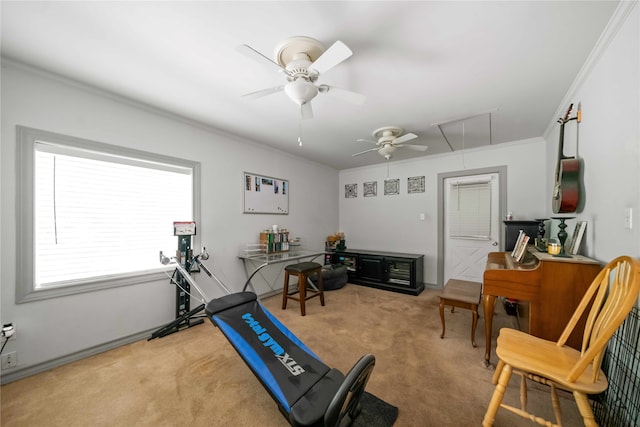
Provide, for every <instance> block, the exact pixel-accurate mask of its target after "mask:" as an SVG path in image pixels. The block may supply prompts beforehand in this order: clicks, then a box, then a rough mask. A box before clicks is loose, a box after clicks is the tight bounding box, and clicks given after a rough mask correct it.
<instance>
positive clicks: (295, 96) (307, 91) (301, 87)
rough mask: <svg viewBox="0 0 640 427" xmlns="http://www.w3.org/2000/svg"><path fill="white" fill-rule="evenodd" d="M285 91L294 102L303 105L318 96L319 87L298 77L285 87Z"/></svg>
mask: <svg viewBox="0 0 640 427" xmlns="http://www.w3.org/2000/svg"><path fill="white" fill-rule="evenodd" d="M284 92H285V93H286V94H287V96H288V97H289V98H291V100H292V101H293V102H295V103H296V104H298V105H302V104H306V103H307V102H309V101H311V100H312V99H313V98H315V97H316V95H317V94H318V88H317V87H316V86H315V85H314V84H313V83H311V82H308V81H306V80H305V79H296V80H294V81H292V82H289V83H288V84H287V85H286V86H285V87H284Z"/></svg>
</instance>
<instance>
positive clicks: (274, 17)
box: [1, 0, 618, 169]
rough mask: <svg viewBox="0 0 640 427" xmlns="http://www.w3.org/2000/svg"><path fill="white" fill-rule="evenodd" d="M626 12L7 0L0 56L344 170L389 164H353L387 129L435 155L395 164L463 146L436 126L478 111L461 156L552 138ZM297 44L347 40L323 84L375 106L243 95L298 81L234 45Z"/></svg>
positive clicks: (515, 5) (268, 47) (574, 5)
mask: <svg viewBox="0 0 640 427" xmlns="http://www.w3.org/2000/svg"><path fill="white" fill-rule="evenodd" d="M617 3H618V2H617V1H498V2H488V1H472V2H458V1H411V2H394V1H372V2H365V1H336V2H324V1H321V2H303V1H299V2H271V1H258V2H245V1H224V2H223V1H200V2H180V1H173V2H155V1H141V2H108V1H107V2H94V1H85V2H80V1H78V2H67V1H64V2H63V1H60V2H52V1H49V2H17V1H16V2H12V1H6V0H5V1H2V5H1V7H2V10H1V14H2V45H1V47H2V54H3V55H4V56H6V57H8V58H12V59H15V60H18V61H22V62H25V63H28V64H32V65H35V66H37V67H41V68H44V69H47V70H50V71H52V72H54V73H59V74H62V75H64V76H68V77H70V78H72V79H76V80H78V81H81V82H84V83H88V84H91V85H94V86H96V87H99V88H102V89H105V90H108V91H111V92H114V93H116V94H120V95H122V96H125V97H127V98H131V99H134V100H137V101H140V102H142V103H145V104H148V105H152V106H155V107H157V108H160V109H163V110H166V111H169V112H172V113H175V114H178V115H180V116H184V117H187V118H189V119H192V120H195V121H198V122H201V123H205V124H207V125H210V126H213V127H215V128H217V129H220V130H223V131H225V132H228V133H232V134H236V135H239V136H242V137H244V138H248V139H250V140H253V141H257V142H260V143H264V144H268V145H270V146H273V147H276V148H278V149H280V150H284V151H288V152H291V153H294V154H296V155H299V156H302V157H306V158H309V159H312V160H315V161H317V162H320V163H323V164H326V165H329V166H331V167H334V168H336V169H345V168H351V167H358V166H364V165H370V164H375V163H382V162H384V161H385V160H384V158H383V157H381V156H380V155H379V154H378V153H376V152H375V151H374V152H370V153H367V154H364V155H361V156H358V157H352V154H353V153H356V152H360V151H363V150H366V149H368V148H371V147H372V146H371V145H370V144H368V143H366V142H358V141H356V140H357V139H359V138H364V139H373V137H372V136H371V133H372V132H373V130H375V129H377V128H380V127H382V126H388V125H393V126H400V127H402V128H404V129H405V130H406V131H407V132H412V133H415V134H417V135H418V136H419V138H418V139H415V140H413V141H411V144H422V145H428V146H429V149H428V150H427V151H425V152H418V151H409V150H406V149H405V150H398V151H396V152H395V153H394V155H393V158H392V159H391V160H392V161H393V160H397V159H406V158H410V157H417V156H423V155H433V154H438V153H445V152H449V151H450V150H451V148H450V146H449V144H447V141H446V140H445V137H444V136H443V133H442V132H441V131H440V128H439V127H438V126H437V125H436V124H438V123H445V122H449V121H451V120H454V119H461V118H465V117H470V116H476V117H475V118H474V119H473V120H470V121H467V122H466V124H465V131H464V141H463V138H462V136H461V133H462V132H461V131H462V126H460V125H459V124H457V125H453V126H452V125H450V126H448V127H447V130H446V137H447V139H449V143H450V144H451V145H453V146H454V147H455V146H456V144H457V145H458V146H459V147H460V148H461V146H462V143H463V142H464V146H465V147H466V148H469V147H475V146H478V145H485V144H488V143H489V142H491V143H493V144H498V143H503V142H509V141H516V140H521V139H527V138H534V137H540V136H543V134H544V132H545V130H546V128H547V126H548V125H549V124H550V123H551V122H552V121H553V119H554V115H555V114H557V113H556V110H558V106H559V104H560V102H562V100H563V98H564V96H565V95H566V93H567V90H568V89H569V87H570V86H571V84H572V83H573V81H574V79H575V77H576V75H577V74H578V72H579V70H580V68H581V67H582V65H583V64H584V62H585V60H586V59H587V57H588V55H589V53H590V52H591V50H592V48H593V46H594V45H595V43H596V41H597V40H598V37H599V36H600V34H601V33H602V31H603V30H604V28H605V26H606V24H607V22H608V21H609V19H610V17H611V16H612V14H613V12H614V10H615V8H616V6H617ZM292 36H307V37H313V38H315V39H317V40H319V41H321V42H322V43H323V44H324V45H325V47H327V48H328V47H329V46H331V45H332V44H333V43H334V42H335V41H336V40H341V41H342V42H344V43H345V44H346V45H347V46H349V47H350V48H351V50H352V51H353V56H351V57H350V58H348V59H347V60H346V61H344V62H342V63H341V64H339V65H338V66H336V67H335V68H333V69H331V70H329V71H328V72H326V73H324V74H322V75H321V76H320V78H319V80H318V83H326V84H329V85H332V86H336V87H339V88H344V89H348V90H351V91H354V92H358V93H361V94H364V95H366V97H367V99H366V102H365V103H364V104H363V105H360V106H358V105H352V104H349V103H347V102H344V101H343V100H341V99H337V98H335V97H331V96H330V95H329V94H319V95H318V96H317V97H316V98H315V99H314V100H313V101H312V106H313V113H314V118H313V119H311V120H303V121H301V120H299V109H298V106H297V105H295V104H294V103H293V102H292V101H291V100H290V99H289V98H287V96H286V95H285V94H284V93H282V92H280V93H276V94H273V95H269V96H267V97H263V98H260V99H256V100H249V99H246V98H242V97H241V95H243V94H246V93H249V92H253V91H257V90H260V89H263V88H268V87H273V86H278V85H282V84H284V83H286V80H285V77H284V75H282V74H278V73H276V72H273V70H271V69H269V68H268V67H265V66H263V65H261V64H260V63H258V62H256V61H253V60H251V59H250V58H248V57H246V56H244V55H241V54H240V53H238V52H237V51H236V47H237V46H238V45H241V44H248V45H250V46H251V47H253V48H254V49H256V50H257V51H259V52H261V53H263V54H264V55H266V56H269V57H271V58H273V51H274V49H275V48H276V46H277V45H278V44H279V43H280V42H281V41H282V40H284V39H287V38H289V37H292ZM489 118H490V120H489ZM489 123H490V126H491V129H490V132H489ZM443 128H444V126H443ZM299 129H301V133H302V141H303V146H302V147H299V146H298V143H297V138H298V132H299ZM489 136H490V137H489ZM456 149H458V148H456Z"/></svg>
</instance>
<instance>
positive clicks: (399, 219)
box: [338, 139, 546, 286]
mask: <svg viewBox="0 0 640 427" xmlns="http://www.w3.org/2000/svg"><path fill="white" fill-rule="evenodd" d="M371 155H376V153H372V154H371ZM545 159H546V156H545V141H544V140H543V139H534V140H527V141H518V142H513V143H508V144H500V145H496V146H492V147H488V148H483V149H475V150H469V151H466V152H465V153H464V156H463V155H462V153H459V152H458V153H451V154H443V155H434V156H426V157H422V158H418V159H414V160H405V161H393V160H391V162H390V163H389V165H388V168H389V178H392V179H393V178H399V179H400V194H398V195H387V196H385V195H384V180H385V179H386V178H387V165H386V164H383V165H375V166H369V167H362V168H355V169H347V170H343V171H340V183H339V191H338V194H339V198H340V201H339V211H340V230H341V231H343V232H344V233H345V235H346V244H347V247H348V248H352V249H370V250H384V251H392V252H408V253H417V254H424V255H425V259H424V281H425V282H426V283H427V284H428V285H433V286H442V284H441V283H440V284H438V283H437V265H438V228H437V227H438V217H437V214H438V212H437V208H438V204H437V202H438V201H437V193H438V188H437V184H438V182H437V177H438V174H439V173H443V172H452V171H459V170H465V169H467V170H468V169H480V168H485V167H490V166H503V165H506V166H507V184H508V187H507V200H506V203H507V209H508V210H510V211H512V212H513V214H514V218H515V219H532V218H538V217H540V215H543V214H544V213H545V205H544V202H545V188H544V185H543V183H544V182H545V180H544V173H545V170H546V166H545ZM414 176H425V192H424V193H413V194H407V179H408V178H409V177H414ZM370 181H377V183H378V184H377V186H378V195H377V196H376V197H363V196H362V188H363V183H364V182H370ZM346 184H358V197H356V198H345V190H344V187H345V185H346ZM421 213H424V214H425V220H424V221H423V220H420V214H421Z"/></svg>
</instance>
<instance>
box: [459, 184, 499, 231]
mask: <svg viewBox="0 0 640 427" xmlns="http://www.w3.org/2000/svg"><path fill="white" fill-rule="evenodd" d="M449 191H450V194H449V233H450V237H453V238H466V239H489V238H490V236H491V182H485V181H482V182H477V181H476V182H455V183H452V184H451V187H450V190H449Z"/></svg>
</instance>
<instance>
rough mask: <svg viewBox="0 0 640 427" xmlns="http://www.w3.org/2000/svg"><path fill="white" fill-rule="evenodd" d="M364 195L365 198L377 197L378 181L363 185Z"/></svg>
mask: <svg viewBox="0 0 640 427" xmlns="http://www.w3.org/2000/svg"><path fill="white" fill-rule="evenodd" d="M362 194H363V195H364V197H375V196H377V195H378V181H372V182H365V183H364V184H362Z"/></svg>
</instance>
